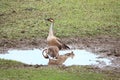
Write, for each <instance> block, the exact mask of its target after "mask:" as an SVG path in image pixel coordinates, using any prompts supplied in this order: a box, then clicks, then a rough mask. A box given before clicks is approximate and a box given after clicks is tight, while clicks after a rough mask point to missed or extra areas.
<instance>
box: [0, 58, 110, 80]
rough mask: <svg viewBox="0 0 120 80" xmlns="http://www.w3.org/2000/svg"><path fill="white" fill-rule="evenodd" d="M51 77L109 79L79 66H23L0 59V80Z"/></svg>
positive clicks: (47, 79)
mask: <svg viewBox="0 0 120 80" xmlns="http://www.w3.org/2000/svg"><path fill="white" fill-rule="evenodd" d="M11 64H12V65H11ZM16 64H17V65H16ZM18 64H19V66H18ZM8 65H9V66H8ZM20 65H21V66H20ZM53 79H55V80H74V79H75V80H104V79H105V80H109V78H107V77H106V76H105V75H104V74H102V73H96V72H92V71H88V70H87V69H86V68H85V67H81V66H71V67H67V68H64V67H57V66H44V67H38V68H35V67H24V66H23V64H22V63H19V62H16V61H11V60H3V59H2V60H1V59H0V80H53Z"/></svg>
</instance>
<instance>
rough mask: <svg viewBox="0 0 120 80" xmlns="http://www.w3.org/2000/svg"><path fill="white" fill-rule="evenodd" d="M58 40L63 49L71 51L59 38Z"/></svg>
mask: <svg viewBox="0 0 120 80" xmlns="http://www.w3.org/2000/svg"><path fill="white" fill-rule="evenodd" d="M56 40H57V41H58V42H59V43H60V44H61V48H63V49H70V47H68V46H67V45H66V44H64V43H63V42H62V41H61V40H60V39H59V38H56Z"/></svg>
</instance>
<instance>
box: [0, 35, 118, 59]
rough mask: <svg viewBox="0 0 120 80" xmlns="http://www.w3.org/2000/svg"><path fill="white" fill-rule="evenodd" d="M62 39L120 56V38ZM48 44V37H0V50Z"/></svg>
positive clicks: (77, 45)
mask: <svg viewBox="0 0 120 80" xmlns="http://www.w3.org/2000/svg"><path fill="white" fill-rule="evenodd" d="M62 41H63V42H64V43H66V44H67V45H69V46H70V47H71V48H72V49H74V48H78V49H86V50H89V51H92V52H95V53H98V54H99V53H101V54H104V55H106V56H116V57H119V56H120V38H113V37H108V36H107V37H105V36H104V37H103V36H102V37H95V38H78V37H76V38H69V39H68V38H63V39H62ZM46 46H47V43H46V39H30V40H29V39H20V40H8V39H0V52H1V53H4V51H6V50H8V49H32V48H44V47H46Z"/></svg>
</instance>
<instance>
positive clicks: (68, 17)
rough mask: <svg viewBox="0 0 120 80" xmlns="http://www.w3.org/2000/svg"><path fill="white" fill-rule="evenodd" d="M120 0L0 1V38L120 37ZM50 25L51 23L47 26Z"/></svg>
mask: <svg viewBox="0 0 120 80" xmlns="http://www.w3.org/2000/svg"><path fill="white" fill-rule="evenodd" d="M119 5H120V1H119V0H99V1H98V0H51V1H50V0H22V1H20V0H12V1H10V0H0V28H1V29H0V38H7V39H21V38H22V39H23V38H25V39H26V38H27V39H32V38H46V37H47V34H48V29H49V23H48V22H45V20H44V19H45V18H48V17H52V18H54V19H55V27H54V30H55V33H56V36H58V37H89V36H98V35H107V36H113V37H119V36H120V14H119V13H120V9H119V7H120V6H119ZM46 24H48V26H47V25H46Z"/></svg>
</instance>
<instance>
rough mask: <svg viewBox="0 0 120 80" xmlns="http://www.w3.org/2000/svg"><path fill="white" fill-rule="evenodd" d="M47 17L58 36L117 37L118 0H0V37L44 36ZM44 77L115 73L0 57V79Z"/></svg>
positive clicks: (101, 78) (114, 79) (92, 79)
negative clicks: (27, 63)
mask: <svg viewBox="0 0 120 80" xmlns="http://www.w3.org/2000/svg"><path fill="white" fill-rule="evenodd" d="M49 17H52V18H54V19H55V27H54V31H55V34H56V36H58V37H94V36H99V35H107V36H112V37H119V38H120V1H119V0H0V39H2V38H5V39H13V40H17V39H18V40H19V39H33V38H46V37H47V35H48V29H49V25H50V23H48V22H46V21H45V20H44V19H45V18H49ZM108 74H109V75H108ZM111 75H114V76H111ZM48 79H49V80H53V79H55V80H118V79H119V76H116V74H111V72H110V71H108V72H106V73H104V72H96V71H89V70H88V69H87V68H86V67H82V66H71V67H68V68H65V69H63V68H60V67H49V66H48V67H39V68H34V67H24V65H23V64H22V63H18V62H16V61H9V60H1V59H0V80H48Z"/></svg>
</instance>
